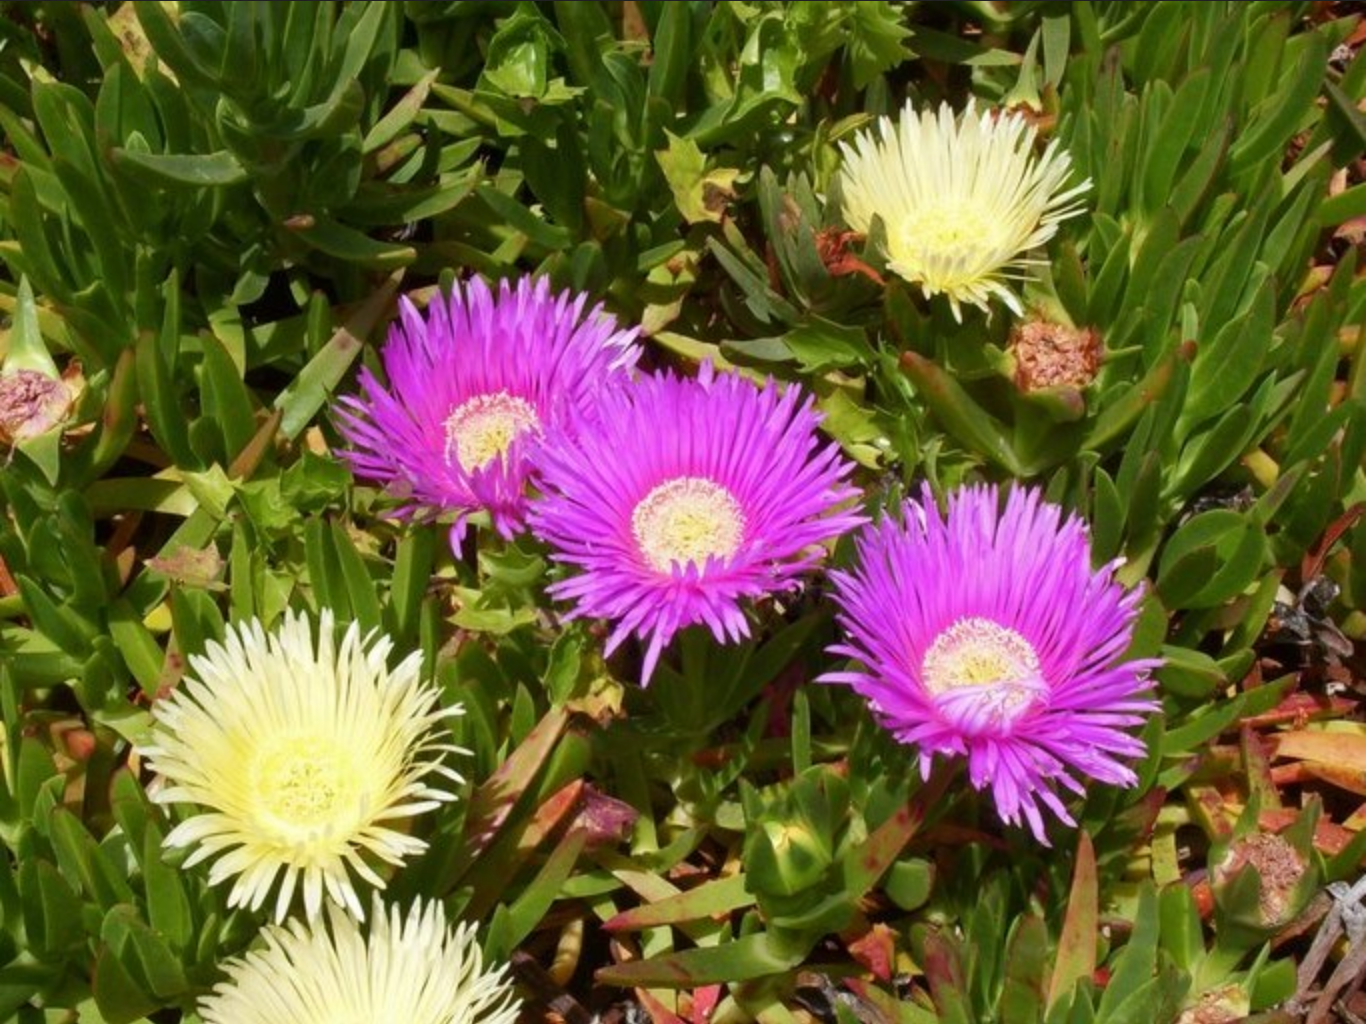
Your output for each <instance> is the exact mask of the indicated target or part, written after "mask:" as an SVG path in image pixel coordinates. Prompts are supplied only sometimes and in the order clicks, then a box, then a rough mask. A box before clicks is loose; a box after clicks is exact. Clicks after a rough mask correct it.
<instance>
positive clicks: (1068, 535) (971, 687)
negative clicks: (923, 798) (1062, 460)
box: [823, 486, 1157, 842]
mask: <svg viewBox="0 0 1366 1024" xmlns="http://www.w3.org/2000/svg"><path fill="white" fill-rule="evenodd" d="M903 512H904V520H903V521H897V520H896V519H894V518H890V517H889V518H886V519H884V520H883V521H882V522H880V523H879V524H877V525H876V526H873V527H870V528H868V529H867V530H865V531H864V532H863V533H862V534H861V535H860V536H859V538H858V540H857V551H858V561H857V564H856V566H855V567H854V568H853V569H852V570H851V571H849V572H839V573H832V574H831V577H832V579H833V580H834V582H835V600H836V603H837V605H838V606H839V609H840V611H839V613H838V619H839V622H840V625H841V626H842V628H843V630H844V632H845V633H846V635H847V637H848V639H847V641H846V642H844V643H841V644H839V645H837V646H835V647H833V648H832V651H833V652H834V653H837V654H840V655H845V656H847V657H850V658H853V659H855V663H854V664H853V665H852V666H850V667H849V668H847V669H845V670H842V671H837V672H831V673H829V674H827V675H826V676H824V677H823V681H825V682H834V683H845V684H848V685H849V686H851V687H853V689H854V690H855V691H857V692H858V693H859V694H861V695H862V696H863V697H865V698H867V700H868V702H869V704H870V706H871V707H872V709H873V712H874V714H875V715H876V717H877V718H878V719H879V720H880V721H881V722H882V724H883V725H885V726H886V727H887V728H888V729H889V730H890V731H891V732H892V734H893V735H894V736H895V737H896V738H897V739H898V740H900V741H902V742H903V743H908V744H914V745H915V746H916V748H918V751H919V758H920V767H921V772H922V773H923V774H925V775H926V776H928V774H929V771H930V768H931V764H932V761H933V759H934V757H935V756H936V755H946V756H950V757H964V758H966V759H967V768H968V778H969V780H970V781H971V783H972V785H973V786H974V787H976V788H977V789H979V790H982V789H988V788H989V789H990V791H991V794H992V796H993V797H994V799H995V803H996V808H997V810H998V811H999V813H1000V815H1001V817H1002V819H1004V820H1005V821H1007V822H1009V823H1012V824H1019V823H1020V819H1021V816H1023V818H1024V819H1025V820H1026V821H1027V822H1028V823H1029V827H1030V828H1031V829H1032V830H1033V832H1034V835H1035V836H1036V837H1037V838H1038V839H1039V840H1040V841H1041V842H1047V839H1046V837H1045V835H1044V823H1043V816H1042V815H1041V814H1040V805H1041V804H1042V805H1043V806H1044V807H1047V808H1048V809H1049V810H1051V811H1052V812H1053V813H1054V814H1055V815H1057V817H1058V818H1060V819H1062V820H1063V821H1064V822H1067V823H1068V824H1073V821H1072V818H1071V817H1070V815H1069V814H1068V812H1067V808H1066V807H1065V806H1064V805H1063V803H1062V800H1061V799H1060V797H1059V788H1061V789H1063V790H1070V791H1072V792H1073V793H1077V794H1081V793H1083V792H1084V791H1085V789H1084V786H1085V782H1086V780H1088V779H1094V780H1096V781H1098V782H1103V783H1108V784H1112V785H1118V786H1128V785H1133V784H1134V783H1135V781H1136V779H1135V776H1134V773H1133V771H1132V770H1130V769H1129V768H1128V767H1127V766H1126V765H1125V764H1124V763H1123V762H1122V760H1121V759H1123V758H1129V757H1137V756H1139V755H1141V754H1142V753H1143V744H1142V743H1141V742H1140V741H1139V740H1138V739H1137V738H1135V737H1134V736H1132V735H1130V733H1129V732H1127V731H1126V730H1128V729H1130V728H1131V727H1132V726H1135V725H1138V724H1140V723H1141V722H1142V720H1143V719H1142V716H1143V715H1144V714H1145V713H1147V712H1149V711H1151V710H1153V708H1154V707H1155V705H1154V703H1153V701H1152V700H1151V699H1149V697H1148V696H1147V691H1148V689H1149V685H1150V684H1149V681H1148V678H1147V675H1148V672H1149V671H1150V670H1151V669H1153V668H1154V667H1156V665H1157V662H1155V661H1151V660H1129V659H1126V657H1125V651H1126V649H1127V648H1128V646H1129V641H1130V638H1131V634H1132V631H1133V623H1134V618H1135V616H1136V615H1137V611H1138V602H1139V596H1140V595H1139V593H1138V592H1137V591H1126V590H1125V589H1124V588H1123V587H1122V586H1121V585H1120V584H1119V583H1117V582H1116V581H1115V579H1114V570H1115V567H1116V566H1115V565H1114V564H1111V565H1107V566H1105V567H1103V568H1101V569H1099V570H1093V569H1092V567H1091V550H1090V541H1089V539H1088V536H1087V532H1086V527H1085V525H1084V524H1083V523H1082V521H1081V520H1080V519H1078V518H1076V517H1075V516H1064V515H1063V512H1062V510H1061V509H1059V508H1058V507H1057V506H1055V505H1051V504H1049V503H1047V502H1045V501H1044V500H1043V499H1042V498H1041V497H1040V496H1039V494H1038V492H1037V491H1033V490H1027V489H1016V490H1014V491H1012V492H1011V494H1010V496H1009V497H1008V498H1007V500H1006V503H1005V508H1004V510H1002V509H1001V503H1000V496H999V495H998V493H997V491H996V488H994V487H981V486H977V487H966V488H963V489H960V490H959V491H957V492H955V493H954V494H953V495H951V496H950V498H949V502H948V513H947V515H946V516H941V514H940V512H939V510H938V508H937V507H936V505H935V503H934V500H933V496H932V495H931V494H930V492H929V489H928V488H926V489H925V490H924V492H923V495H922V500H921V502H920V503H918V504H917V503H914V502H910V503H907V505H906V506H905V507H904V509H903Z"/></svg>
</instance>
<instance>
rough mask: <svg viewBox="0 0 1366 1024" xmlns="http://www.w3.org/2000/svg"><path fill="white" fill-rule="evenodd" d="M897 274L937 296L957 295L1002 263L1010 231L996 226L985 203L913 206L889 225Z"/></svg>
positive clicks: (889, 246) (944, 202)
mask: <svg viewBox="0 0 1366 1024" xmlns="http://www.w3.org/2000/svg"><path fill="white" fill-rule="evenodd" d="M887 230H888V235H889V237H888V239H887V249H888V255H889V256H890V257H891V262H892V264H893V269H894V270H896V272H897V273H899V274H901V275H903V276H904V277H906V278H907V279H908V280H912V281H919V282H921V283H922V284H924V285H925V287H926V288H927V289H928V290H929V291H930V292H931V293H936V292H946V291H953V290H955V289H958V288H960V287H962V285H963V284H964V283H966V282H970V281H972V280H974V279H976V278H979V277H981V276H982V275H983V274H987V273H990V272H991V271H993V270H994V269H995V268H996V267H997V266H998V265H999V264H1000V263H1001V262H1002V259H1003V257H1002V249H1003V246H1005V245H1006V244H1007V243H1008V240H1006V239H1004V238H1003V237H1002V233H1003V231H1006V230H1008V226H1003V225H1001V224H999V223H996V222H994V221H992V220H991V219H990V218H989V217H987V216H986V215H985V211H984V210H983V209H982V206H981V204H980V203H972V202H964V201H963V200H962V199H959V198H957V197H951V196H950V197H945V198H942V199H938V200H935V201H933V202H927V203H925V204H923V205H918V206H913V207H912V208H911V209H909V210H907V211H906V214H905V216H903V217H902V218H901V221H900V223H899V224H889V225H887Z"/></svg>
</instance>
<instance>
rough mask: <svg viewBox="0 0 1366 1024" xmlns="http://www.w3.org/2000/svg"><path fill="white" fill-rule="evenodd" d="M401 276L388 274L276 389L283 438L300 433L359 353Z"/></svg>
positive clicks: (397, 273)
mask: <svg viewBox="0 0 1366 1024" xmlns="http://www.w3.org/2000/svg"><path fill="white" fill-rule="evenodd" d="M402 279H403V275H402V272H401V271H400V272H395V273H394V274H391V275H390V276H389V279H388V280H387V281H385V282H384V284H382V285H381V286H380V287H379V288H378V289H376V290H375V292H374V293H373V294H372V295H371V296H370V297H369V298H368V299H366V300H365V302H364V303H362V304H361V306H360V307H359V308H358V309H357V310H356V311H355V312H354V313H352V314H351V318H350V319H349V320H347V321H346V323H345V324H343V325H342V326H341V327H340V328H338V329H337V332H336V333H335V334H333V335H332V337H331V338H330V339H329V340H328V342H327V344H326V345H324V346H323V347H322V349H321V350H319V352H318V354H317V355H315V356H314V357H313V358H312V359H310V360H309V361H308V364H307V365H306V366H305V367H304V368H303V369H302V370H300V371H299V375H298V376H297V377H295V378H294V380H293V381H292V382H291V383H290V385H289V386H288V387H287V388H285V389H284V390H283V391H281V392H280V394H279V396H278V397H277V398H276V399H275V408H276V409H279V410H280V412H281V413H282V414H283V415H282V418H281V420H280V431H281V433H283V434H284V435H285V437H286V438H288V439H289V440H291V441H292V440H294V439H295V438H296V437H298V436H299V435H300V434H301V433H303V430H304V428H305V427H306V426H308V424H309V423H310V422H312V420H313V417H314V416H316V415H317V413H318V410H319V409H321V408H322V407H323V405H324V404H326V402H327V400H328V398H329V397H330V396H331V394H332V392H333V390H334V389H335V388H336V387H337V385H338V384H340V383H341V380H342V378H343V377H345V376H346V372H347V371H348V370H349V369H350V368H351V364H352V363H353V362H355V359H356V357H357V356H358V355H360V350H361V344H362V342H363V341H364V339H365V338H366V337H367V336H368V335H369V334H370V332H371V331H372V330H374V328H375V324H376V323H377V322H378V321H379V318H380V315H381V314H382V313H384V312H385V310H387V309H388V308H389V303H390V302H392V301H393V297H394V293H395V292H396V291H397V290H398V285H399V282H400V281H401V280H402Z"/></svg>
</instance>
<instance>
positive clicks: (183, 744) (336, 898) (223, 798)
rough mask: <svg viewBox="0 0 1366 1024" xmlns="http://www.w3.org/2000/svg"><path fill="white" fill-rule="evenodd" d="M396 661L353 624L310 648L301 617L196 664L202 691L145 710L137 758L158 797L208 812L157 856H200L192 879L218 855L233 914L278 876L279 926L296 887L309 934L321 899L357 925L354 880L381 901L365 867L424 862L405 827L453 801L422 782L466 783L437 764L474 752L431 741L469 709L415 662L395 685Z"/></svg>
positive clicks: (327, 629)
mask: <svg viewBox="0 0 1366 1024" xmlns="http://www.w3.org/2000/svg"><path fill="white" fill-rule="evenodd" d="M391 647H392V644H391V643H390V641H389V640H388V639H387V638H385V639H381V640H379V641H378V642H376V643H369V642H368V639H367V640H362V639H361V635H360V627H359V626H358V625H357V624H355V623H352V624H351V627H350V628H349V629H348V630H347V631H346V635H345V636H344V637H343V638H342V641H341V645H340V647H338V646H337V644H336V642H335V635H334V629H333V621H332V614H331V613H330V612H323V614H322V616H321V623H320V625H319V631H318V639H317V642H316V644H315V643H314V640H313V631H312V628H311V626H310V623H309V621H308V620H307V619H306V618H305V617H303V616H302V615H293V614H289V615H287V616H286V617H285V620H284V622H283V623H282V624H281V626H280V627H279V628H278V629H277V630H275V631H274V632H273V633H272V634H269V635H268V634H267V633H266V631H265V630H264V629H263V628H262V627H261V624H260V622H258V621H256V620H252V621H251V622H250V623H246V624H243V625H241V626H239V627H237V628H235V629H232V630H229V633H228V637H227V642H226V643H224V644H217V643H212V644H210V645H209V647H208V650H207V651H206V652H205V654H204V656H203V657H192V658H191V659H190V667H191V668H192V670H193V671H194V673H195V674H196V676H197V678H196V679H189V678H187V679H186V680H185V681H184V682H182V683H181V685H180V687H179V688H178V689H177V690H176V691H175V692H174V693H173V694H172V695H171V696H169V697H167V698H165V699H162V700H159V701H157V703H156V705H155V706H154V707H153V711H152V713H153V716H154V718H155V727H154V730H153V733H152V742H151V744H150V745H149V746H148V747H146V748H145V749H144V750H143V754H144V755H145V756H146V757H148V758H149V759H150V762H151V767H152V770H153V771H155V772H157V773H158V774H160V775H162V776H163V777H164V778H165V780H166V783H167V784H166V785H165V787H164V788H162V789H160V790H159V791H157V792H156V793H155V794H154V796H153V799H154V800H156V801H157V802H158V803H163V804H171V803H189V804H194V805H197V806H198V807H200V808H202V809H203V811H204V813H200V814H196V815H194V816H193V817H191V818H189V819H187V820H186V821H184V822H182V823H181V824H179V825H177V826H176V827H175V828H174V829H173V830H172V831H171V833H170V834H169V835H168V836H167V837H166V845H167V846H168V847H193V848H194V852H193V853H192V854H191V855H190V857H189V859H188V860H186V862H185V866H186V867H191V866H193V865H195V864H197V863H199V862H200V861H203V860H207V859H209V858H211V857H216V858H217V859H216V860H215V861H214V863H213V865H212V867H211V868H210V871H209V882H210V884H215V885H216V884H218V883H221V882H224V881H226V880H228V879H230V878H233V879H235V881H234V882H233V886H232V891H231V892H230V893H229V894H228V904H229V906H245V907H250V908H252V909H256V908H259V907H260V906H261V905H262V904H263V903H264V902H265V900H266V896H267V894H268V893H269V891H270V889H271V888H272V886H274V884H275V880H276V878H277V877H279V876H283V881H282V883H281V885H280V887H279V890H278V893H277V894H276V898H275V919H276V920H277V921H278V920H282V919H283V918H284V916H285V914H286V913H287V912H288V910H289V904H290V901H291V900H292V899H293V896H294V892H295V889H296V888H300V889H302V891H303V897H304V908H305V911H306V913H307V915H308V917H309V919H310V920H311V919H314V918H316V917H317V915H318V911H319V909H320V907H321V906H322V903H323V895H324V892H326V895H327V896H328V897H329V898H330V899H331V900H332V901H333V902H335V903H339V904H343V905H345V906H346V907H348V908H349V909H350V910H351V912H352V913H353V914H354V915H355V916H356V917H358V918H364V916H365V912H364V908H363V907H362V906H361V903H360V899H359V897H358V896H357V894H356V888H355V885H354V884H353V879H352V874H353V873H354V874H355V875H357V876H359V877H360V878H361V879H362V880H364V881H365V882H368V883H369V884H370V885H373V886H375V887H377V888H381V889H382V888H383V887H384V880H383V879H382V878H381V877H380V875H379V874H378V873H377V872H376V870H375V867H376V865H375V864H374V863H373V862H374V861H376V860H378V861H383V862H387V863H389V864H395V865H396V864H400V863H402V862H403V860H404V859H405V858H406V857H409V856H412V855H414V854H417V853H421V852H422V851H423V850H425V849H426V847H427V844H426V843H425V842H424V841H423V840H421V839H417V838H415V837H413V836H411V835H408V834H406V832H405V831H403V830H402V823H403V822H404V821H406V820H407V819H408V818H412V817H414V816H415V815H418V814H421V813H423V812H424V811H429V810H431V809H433V808H434V807H436V806H437V805H438V804H440V803H441V802H443V801H447V800H453V799H455V797H454V794H452V793H451V792H449V791H447V790H445V789H439V788H435V787H434V786H433V785H432V784H431V783H432V782H433V781H435V779H434V777H435V776H440V777H441V778H444V779H445V780H447V781H448V782H452V783H456V784H459V783H460V782H462V781H463V780H462V779H461V778H460V776H459V775H458V774H457V773H456V772H455V771H453V770H452V769H451V768H449V767H447V766H446V765H445V764H444V763H442V759H443V757H444V756H445V755H446V754H452V753H468V751H463V750H461V749H460V748H459V747H455V746H452V745H451V744H449V743H445V742H442V735H441V733H440V732H439V731H438V727H439V726H440V724H441V721H442V719H443V718H445V717H446V716H447V715H452V714H460V713H461V710H462V709H461V708H459V707H455V708H442V707H441V706H440V704H439V703H438V701H437V690H436V688H435V687H434V686H423V685H422V683H421V679H420V675H419V673H420V661H421V656H420V655H418V654H413V655H410V656H409V657H408V658H405V659H404V660H403V662H402V663H401V664H400V665H399V666H398V667H397V668H395V669H393V670H392V671H391V670H390V669H389V668H388V665H387V661H388V656H389V651H390V649H391Z"/></svg>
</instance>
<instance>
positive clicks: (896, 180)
mask: <svg viewBox="0 0 1366 1024" xmlns="http://www.w3.org/2000/svg"><path fill="white" fill-rule="evenodd" d="M1035 135H1036V132H1035V129H1034V127H1033V125H1031V124H1030V123H1029V122H1028V121H1027V120H1026V119H1025V118H1024V117H1023V115H1021V114H1018V113H1015V114H1001V115H996V114H993V113H991V112H989V111H982V110H978V109H977V108H976V107H975V106H970V107H969V108H968V109H967V110H966V111H965V112H964V113H963V114H962V116H961V117H956V116H955V115H954V113H953V111H952V110H951V109H950V108H949V106H948V104H943V105H942V106H940V108H939V111H938V113H935V112H933V111H928V110H926V111H922V112H920V113H916V111H915V110H914V108H913V107H912V105H911V104H910V103H909V102H907V104H906V107H905V109H904V110H903V111H902V114H901V118H900V120H899V121H897V122H896V123H893V122H892V120H891V118H887V117H884V118H881V119H880V121H879V122H878V126H877V129H876V131H868V132H861V133H860V134H859V135H858V136H856V137H855V139H854V143H853V145H849V144H847V143H845V144H843V145H842V147H841V148H842V150H843V153H844V166H843V168H842V170H841V174H840V188H841V192H842V195H843V211H844V216H845V219H846V220H847V221H848V223H849V226H850V227H852V228H853V229H854V230H856V231H862V232H868V231H870V230H871V229H872V226H873V221H874V219H877V220H880V221H881V222H882V232H883V235H882V237H883V245H884V247H885V255H886V258H887V265H888V267H889V268H890V269H891V270H892V271H893V272H895V273H896V274H898V275H900V276H901V277H903V278H905V279H906V280H907V281H910V282H911V283H912V284H916V285H919V286H920V288H921V290H922V291H924V293H925V295H926V296H927V297H930V296H934V295H939V294H941V293H942V294H943V295H944V296H945V297H946V298H947V299H948V300H949V306H950V307H951V308H952V309H953V315H954V317H955V318H956V319H959V320H961V319H962V309H961V307H962V305H964V304H967V305H971V306H979V307H981V309H982V310H984V311H986V312H990V305H989V304H990V300H991V297H992V296H993V295H994V296H996V297H997V298H999V299H1000V300H1001V301H1002V302H1004V303H1005V304H1006V305H1007V306H1009V307H1010V309H1012V310H1013V311H1014V312H1015V313H1016V315H1019V314H1021V313H1022V312H1023V307H1022V306H1021V304H1020V299H1019V297H1018V296H1017V295H1016V294H1015V292H1014V290H1013V289H1012V288H1011V284H1010V283H1011V281H1013V280H1020V279H1023V278H1025V277H1026V276H1027V274H1028V271H1029V268H1030V267H1031V266H1033V265H1034V264H1036V263H1038V262H1040V261H1039V260H1037V259H1035V258H1033V257H1031V256H1030V255H1029V253H1030V251H1031V250H1033V249H1036V248H1037V247H1039V246H1041V245H1043V244H1044V243H1045V242H1047V241H1048V240H1049V239H1050V238H1052V237H1053V235H1054V234H1055V233H1056V232H1057V230H1058V224H1059V222H1060V221H1063V220H1066V219H1067V218H1068V217H1072V216H1075V215H1076V214H1078V213H1080V212H1081V210H1082V205H1081V203H1080V202H1079V197H1080V196H1081V195H1082V194H1083V193H1085V192H1086V191H1087V189H1089V188H1090V187H1091V183H1090V182H1089V181H1085V182H1082V183H1081V184H1079V185H1075V186H1072V187H1068V179H1069V176H1070V175H1071V172H1072V160H1071V157H1070V156H1068V154H1067V153H1066V152H1064V151H1063V150H1062V149H1060V148H1059V146H1058V143H1057V142H1056V141H1053V142H1051V143H1049V145H1048V148H1047V149H1046V150H1045V151H1044V153H1043V155H1042V156H1036V155H1035V154H1034V141H1035Z"/></svg>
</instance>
